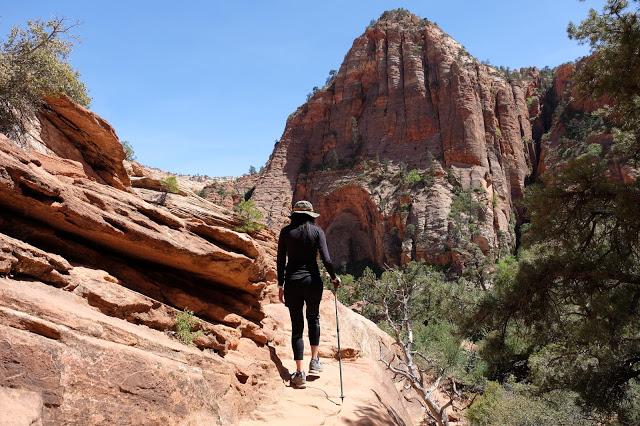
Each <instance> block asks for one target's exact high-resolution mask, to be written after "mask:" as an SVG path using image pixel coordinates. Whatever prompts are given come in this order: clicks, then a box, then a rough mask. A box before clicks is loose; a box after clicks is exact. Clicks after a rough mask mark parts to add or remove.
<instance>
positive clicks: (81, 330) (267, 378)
mask: <svg viewBox="0 0 640 426" xmlns="http://www.w3.org/2000/svg"><path fill="white" fill-rule="evenodd" d="M31 125H32V126H31V130H30V134H29V135H26V136H25V137H24V138H23V139H21V142H20V143H17V142H15V141H10V140H8V139H7V138H5V137H4V136H2V135H0V424H191V425H205V424H206V425H210V424H217V425H229V424H245V423H246V424H253V423H255V422H260V421H264V420H265V419H271V420H269V421H275V419H276V418H277V415H278V413H280V412H281V411H282V410H283V409H284V408H283V405H282V404H287V405H289V408H290V406H291V405H292V404H295V403H297V404H298V408H299V409H298V410H297V411H296V412H297V413H299V414H300V415H301V416H303V417H302V418H301V419H299V420H302V421H303V423H305V424H321V423H324V424H342V423H345V422H347V423H348V422H353V423H354V424H355V423H357V422H358V421H360V420H361V419H362V417H363V415H364V414H363V413H367V414H366V415H375V416H377V418H379V419H380V421H387V422H389V421H392V419H393V418H400V419H403V421H404V422H406V423H407V424H411V423H412V421H413V419H415V418H416V416H417V415H419V413H416V412H411V411H408V408H409V409H410V408H411V407H409V406H407V404H406V403H405V402H404V399H403V398H402V397H401V396H400V393H399V392H398V391H397V390H396V388H395V386H394V383H393V380H392V379H391V376H390V375H388V374H387V372H386V371H385V369H384V368H383V366H382V364H381V363H379V362H378V361H377V356H378V349H379V348H378V345H379V342H383V343H385V344H387V345H389V344H390V341H389V339H390V338H389V336H387V335H386V334H385V333H383V332H381V331H380V330H379V329H378V328H377V327H376V326H375V325H374V324H372V323H371V322H369V321H367V320H365V319H364V318H362V317H360V316H359V315H356V314H354V313H353V312H351V311H349V310H347V309H346V308H344V307H340V310H341V315H342V318H341V321H342V322H341V326H342V328H343V336H342V337H343V342H344V343H343V346H344V348H346V350H347V352H348V353H350V354H351V356H350V358H349V359H348V360H347V364H346V365H345V376H346V378H347V382H346V383H347V385H348V386H350V388H347V389H348V392H349V393H348V395H349V399H348V400H347V402H346V403H345V406H344V407H343V410H342V413H341V414H340V415H339V416H336V415H335V412H334V411H335V410H334V409H335V407H336V405H335V402H333V401H335V400H337V396H338V395H339V393H338V392H339V387H338V384H337V383H336V381H335V378H336V377H334V376H336V374H337V372H336V363H335V361H334V360H332V357H333V356H334V354H335V351H336V349H335V347H334V337H335V335H334V334H333V332H332V330H331V325H332V317H333V311H332V309H328V308H332V300H331V299H330V296H329V295H328V294H327V295H326V296H327V298H326V300H325V302H324V308H323V314H322V323H323V344H322V346H323V355H325V356H327V357H328V359H326V363H327V368H328V373H327V375H325V376H323V377H322V378H321V379H319V380H318V382H317V384H318V385H320V386H322V389H323V390H324V392H326V395H327V397H325V396H324V395H315V394H313V391H312V390H309V392H307V393H306V394H304V395H301V394H295V393H292V392H293V390H292V389H290V388H288V387H287V382H286V380H285V379H286V378H287V377H288V371H287V368H292V367H293V365H294V364H293V361H292V360H291V357H290V349H289V334H288V333H289V331H288V330H287V325H286V324H287V322H288V321H287V314H286V308H285V307H284V306H283V305H281V304H271V301H272V300H274V287H275V283H274V279H275V271H274V260H273V255H274V251H275V250H274V244H275V240H274V235H273V233H271V232H269V231H262V232H260V233H259V234H255V235H253V236H250V235H247V234H243V233H237V232H235V231H233V228H234V226H236V225H237V224H238V223H237V220H236V218H234V216H233V214H232V212H231V211H230V210H228V209H226V208H224V207H220V206H218V205H216V204H213V203H211V202H209V201H207V200H205V199H203V198H202V197H199V196H197V195H195V193H194V189H196V188H195V187H190V186H189V185H190V184H189V182H190V180H188V179H187V180H184V179H179V183H180V185H181V186H182V188H183V189H181V190H180V191H178V192H179V193H177V194H174V193H167V192H166V191H165V190H163V187H162V185H160V186H159V184H158V183H159V182H161V180H162V178H164V177H165V176H166V174H164V173H162V172H160V171H157V170H150V169H147V168H144V167H141V166H139V165H137V164H135V163H127V164H124V163H123V159H124V152H123V150H122V147H121V145H120V143H119V141H118V139H117V136H116V135H115V132H114V131H113V129H112V128H111V126H109V125H108V124H107V123H106V122H105V121H104V120H102V119H101V118H99V117H98V116H96V115H95V114H93V113H91V112H90V111H88V110H86V109H84V108H81V107H79V106H77V105H75V104H73V103H71V102H70V101H69V100H67V99H47V100H46V104H45V106H44V109H43V112H42V114H41V115H40V117H39V119H38V120H34V121H33V122H32V123H31ZM126 170H129V172H130V173H131V176H129V175H128V174H127V173H126ZM130 183H132V184H133V186H130ZM183 309H189V310H191V311H194V312H195V314H196V315H197V317H198V318H199V319H198V325H197V327H198V329H199V330H200V335H199V336H197V337H196V339H195V340H194V345H193V346H189V345H185V344H182V343H180V342H179V341H178V340H177V339H176V338H175V337H174V332H173V331H174V328H175V324H176V314H177V313H178V312H179V311H180V310H183ZM356 378H357V381H358V382H357V383H356V381H354V380H355V379H356ZM258 408H259V409H260V410H259V411H256V409H258ZM390 413H393V416H395V417H392V414H390ZM332 422H333V423H332Z"/></svg>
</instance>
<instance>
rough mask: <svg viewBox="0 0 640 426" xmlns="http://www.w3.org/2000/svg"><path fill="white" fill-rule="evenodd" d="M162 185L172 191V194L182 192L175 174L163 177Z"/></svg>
mask: <svg viewBox="0 0 640 426" xmlns="http://www.w3.org/2000/svg"><path fill="white" fill-rule="evenodd" d="M162 185H163V186H164V189H165V190H166V191H167V192H171V193H172V194H177V193H179V192H180V187H179V186H178V179H177V178H176V177H175V176H168V177H166V178H164V179H162Z"/></svg>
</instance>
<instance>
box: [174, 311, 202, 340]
mask: <svg viewBox="0 0 640 426" xmlns="http://www.w3.org/2000/svg"><path fill="white" fill-rule="evenodd" d="M197 326H198V319H197V318H196V317H195V316H194V315H193V312H192V311H190V310H188V309H185V310H184V311H182V312H178V314H177V315H176V323H175V332H176V337H177V338H178V340H180V341H181V342H182V343H184V344H185V345H192V344H193V340H194V339H195V338H196V337H198V336H200V335H202V330H198V331H196V328H197Z"/></svg>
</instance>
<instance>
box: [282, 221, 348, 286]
mask: <svg viewBox="0 0 640 426" xmlns="http://www.w3.org/2000/svg"><path fill="white" fill-rule="evenodd" d="M303 226H305V225H304V224H290V225H287V226H285V227H284V228H282V231H280V237H279V238H278V258H277V265H278V286H279V287H282V286H283V285H284V282H285V280H296V279H301V278H304V277H307V276H311V277H316V278H318V279H319V278H320V270H319V269H318V262H317V261H316V257H317V255H318V252H319V253H320V258H321V259H322V263H323V264H324V267H325V268H326V270H327V272H329V275H330V276H331V279H335V277H336V274H335V272H334V270H333V265H332V264H331V258H330V257H329V250H328V249H327V240H326V237H325V235H324V231H323V230H322V229H321V228H319V227H318V226H316V225H314V224H311V223H309V224H308V226H309V238H308V239H307V240H305V238H304V233H303V229H302V227H303Z"/></svg>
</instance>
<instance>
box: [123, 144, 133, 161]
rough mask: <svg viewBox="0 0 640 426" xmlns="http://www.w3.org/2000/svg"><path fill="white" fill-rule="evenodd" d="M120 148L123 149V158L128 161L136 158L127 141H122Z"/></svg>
mask: <svg viewBox="0 0 640 426" xmlns="http://www.w3.org/2000/svg"><path fill="white" fill-rule="evenodd" d="M122 149H124V158H126V159H127V160H129V161H133V160H135V159H136V153H135V152H134V151H133V146H132V145H131V143H130V142H129V141H122Z"/></svg>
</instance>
